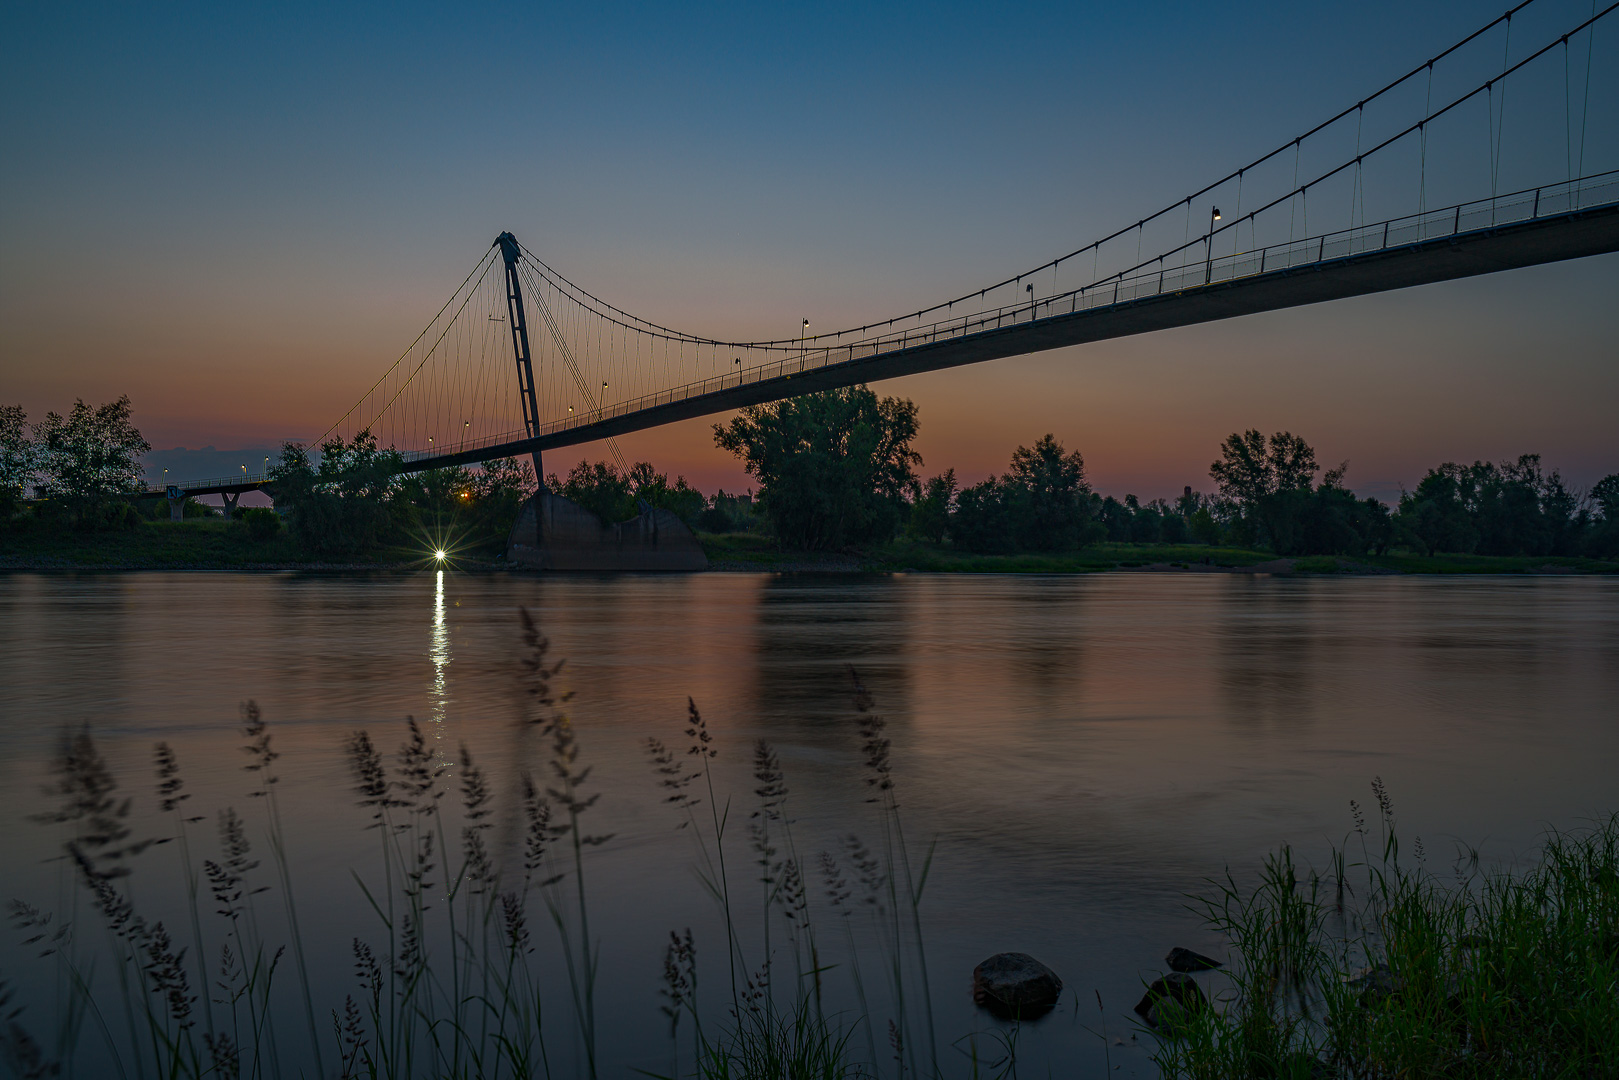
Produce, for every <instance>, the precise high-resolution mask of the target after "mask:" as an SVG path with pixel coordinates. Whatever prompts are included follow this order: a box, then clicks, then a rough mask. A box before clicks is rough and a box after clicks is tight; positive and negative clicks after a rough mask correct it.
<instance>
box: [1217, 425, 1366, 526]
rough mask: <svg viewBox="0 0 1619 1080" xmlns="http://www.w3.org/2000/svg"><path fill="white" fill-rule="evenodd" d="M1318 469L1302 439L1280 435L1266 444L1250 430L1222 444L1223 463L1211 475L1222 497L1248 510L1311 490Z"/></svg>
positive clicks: (1230, 437) (1221, 461)
mask: <svg viewBox="0 0 1619 1080" xmlns="http://www.w3.org/2000/svg"><path fill="white" fill-rule="evenodd" d="M1318 469H1319V466H1317V465H1316V463H1315V451H1314V450H1312V449H1311V448H1310V445H1309V444H1308V443H1306V442H1305V441H1304V440H1303V439H1302V438H1300V437H1299V436H1297V435H1294V434H1293V433H1292V432H1288V431H1279V432H1277V433H1276V434H1274V435H1272V436H1271V437H1270V441H1269V443H1268V444H1267V442H1266V440H1265V436H1263V435H1261V434H1260V433H1259V432H1257V431H1255V430H1253V429H1252V428H1250V429H1249V430H1248V431H1245V432H1243V433H1242V434H1241V435H1235V434H1234V435H1231V436H1229V437H1228V438H1227V439H1226V441H1225V442H1223V443H1221V444H1220V460H1219V461H1216V462H1215V463H1214V464H1212V465H1210V466H1209V475H1210V476H1212V477H1213V478H1214V482H1215V483H1216V484H1218V485H1219V487H1220V494H1222V495H1224V496H1226V497H1227V498H1229V499H1235V500H1237V501H1238V502H1239V503H1241V504H1243V506H1244V507H1248V506H1252V505H1256V504H1257V503H1258V502H1259V500H1261V499H1263V498H1264V497H1265V496H1267V495H1274V494H1276V493H1277V492H1279V491H1308V490H1310V487H1311V484H1312V483H1313V482H1314V480H1315V474H1316V472H1317V471H1318ZM1340 475H1341V474H1340Z"/></svg>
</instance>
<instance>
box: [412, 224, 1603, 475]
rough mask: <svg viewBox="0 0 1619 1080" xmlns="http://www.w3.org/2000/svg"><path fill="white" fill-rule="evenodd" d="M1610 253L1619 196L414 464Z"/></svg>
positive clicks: (502, 452) (570, 441) (543, 445)
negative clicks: (1584, 207) (1588, 205)
mask: <svg viewBox="0 0 1619 1080" xmlns="http://www.w3.org/2000/svg"><path fill="white" fill-rule="evenodd" d="M1612 251H1619V204H1608V205H1606V206H1602V207H1596V208H1593V209H1588V210H1582V211H1577V212H1574V213H1569V214H1563V215H1559V216H1556V217H1547V218H1540V219H1536V220H1531V221H1525V222H1521V223H1517V224H1513V225H1506V226H1500V227H1497V228H1491V229H1481V230H1478V231H1475V232H1468V233H1461V234H1457V235H1452V236H1447V237H1444V238H1443V239H1436V240H1427V241H1422V242H1419V243H1415V244H1410V245H1407V246H1405V247H1397V248H1387V249H1383V250H1379V251H1375V252H1367V253H1364V254H1360V255H1352V256H1346V257H1344V258H1341V259H1334V260H1329V261H1327V262H1317V263H1311V264H1309V265H1307V266H1302V267H1294V268H1291V269H1286V270H1276V271H1271V272H1268V273H1264V274H1255V275H1253V276H1251V277H1246V278H1241V279H1238V280H1235V281H1226V282H1219V283H1216V284H1213V285H1205V286H1200V287H1198V288H1193V289H1187V290H1183V291H1181V292H1177V293H1167V294H1162V295H1157V296H1152V297H1148V298H1144V299H1141V300H1133V301H1123V302H1120V303H1118V304H1115V305H1112V306H1109V307H1100V308H1093V309H1091V310H1087V311H1079V312H1075V313H1073V314H1064V315H1057V316H1052V317H1050V318H1044V319H1037V320H1035V321H1033V322H1025V323H1020V324H1017V325H1014V326H1007V327H1002V328H999V329H992V330H985V331H982V332H980V333H976V334H971V335H968V336H966V337H958V338H955V339H952V340H948V341H940V342H934V343H929V344H923V345H916V346H912V347H910V348H905V349H895V350H893V351H891V352H885V353H879V354H878V355H875V356H870V357H862V358H860V359H856V360H849V361H844V362H842V363H837V364H829V365H827V366H825V367H822V368H817V369H814V370H811V371H806V372H803V373H794V374H786V375H781V376H778V377H775V378H769V379H762V380H760V381H757V382H752V383H747V384H745V385H741V386H734V387H728V388H726V389H723V390H716V391H714V392H712V393H707V394H701V395H696V396H693V397H689V398H684V399H681V400H678V401H671V402H667V403H664V404H659V405H655V406H651V407H649V408H646V409H643V410H641V411H639V412H634V413H629V414H626V415H622V416H614V417H607V418H605V419H602V420H599V421H596V422H593V423H585V424H580V425H578V426H576V427H571V428H568V429H567V430H565V431H558V432H553V433H550V434H546V435H542V436H539V437H537V438H533V439H524V440H520V441H514V442H509V443H500V444H496V445H492V446H485V447H479V448H478V449H476V450H467V451H464V452H462V453H454V454H444V455H438V456H434V457H429V458H418V459H416V460H414V461H412V462H410V464H409V466H408V470H409V471H411V472H416V471H420V470H424V469H436V468H444V467H447V466H454V465H470V464H474V463H477V462H480V461H490V460H493V459H495V458H503V457H513V456H516V455H519V454H528V453H532V452H534V451H536V450H538V451H541V452H544V451H546V450H552V449H557V448H560V447H564V446H576V445H578V444H580V443H587V442H594V441H596V440H598V439H605V438H608V437H610V436H614V435H624V434H627V433H629V432H632V431H641V430H643V429H646V428H652V427H659V426H662V425H664V424H670V423H674V422H676V421H679V420H689V419H692V418H694V417H698V416H708V415H712V414H714V413H722V412H728V411H730V410H733V409H740V408H745V407H747V406H749V405H759V404H763V403H765V402H770V401H779V400H781V399H783V398H789V397H796V396H798V395H800V394H807V393H813V392H815V391H818V390H831V389H836V388H840V387H845V386H856V385H859V384H861V383H872V382H879V381H881V380H884V379H894V378H898V377H900V376H902V375H915V374H919V373H921V372H924V371H937V370H940V369H942V368H949V367H959V366H961V365H963V364H977V363H982V362H983V361H985V360H998V359H1002V358H1004V357H1008V356H1020V355H1023V354H1025V353H1034V352H1044V351H1046V350H1048V349H1060V348H1063V347H1065V346H1068V345H1083V344H1086V343H1088V342H1092V341H1105V340H1107V339H1109V338H1120V337H1129V336H1131V335H1133V334H1146V333H1150V332H1152V331H1154V330H1168V329H1171V328H1172V327H1177V326H1191V325H1194V324H1196V323H1204V322H1214V321H1215V320H1217V319H1230V318H1235V317H1236V316H1239V315H1253V314H1257V313H1259V312H1262V311H1278V310H1281V309H1283V308H1290V307H1301V306H1303V305H1305V304H1319V303H1321V302H1323V301H1327V300H1340V299H1344V298H1346V297H1351V296H1364V295H1367V294H1369V293H1378V292H1387V291H1389V290H1392V289H1404V288H1409V287H1411V286H1414V285H1426V284H1431V283H1434V282H1439V281H1452V280H1455V279H1457V278H1466V277H1476V276H1478V275H1480V274H1493V273H1496V272H1498V271H1501V270H1515V269H1519V268H1521V267H1525V266H1537V265H1540V264H1542V263H1552V262H1561V261H1564V260H1567V259H1578V258H1583V257H1585V256H1588V255H1601V254H1605V253H1608V252H1612Z"/></svg>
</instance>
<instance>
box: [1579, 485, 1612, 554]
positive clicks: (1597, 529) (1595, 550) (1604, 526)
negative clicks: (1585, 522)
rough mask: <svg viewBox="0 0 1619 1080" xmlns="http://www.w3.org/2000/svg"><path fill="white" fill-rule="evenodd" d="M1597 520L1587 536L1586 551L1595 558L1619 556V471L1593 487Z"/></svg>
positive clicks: (1592, 492) (1592, 494) (1592, 496)
mask: <svg viewBox="0 0 1619 1080" xmlns="http://www.w3.org/2000/svg"><path fill="white" fill-rule="evenodd" d="M1591 501H1592V502H1593V503H1594V504H1596V520H1595V521H1593V522H1592V523H1591V529H1590V533H1589V534H1588V535H1587V536H1586V538H1585V553H1586V554H1587V555H1589V556H1591V557H1592V558H1595V559H1612V558H1615V557H1619V473H1611V474H1609V475H1608V476H1604V477H1603V478H1602V479H1601V480H1598V481H1597V482H1596V486H1595V487H1593V488H1592V489H1591Z"/></svg>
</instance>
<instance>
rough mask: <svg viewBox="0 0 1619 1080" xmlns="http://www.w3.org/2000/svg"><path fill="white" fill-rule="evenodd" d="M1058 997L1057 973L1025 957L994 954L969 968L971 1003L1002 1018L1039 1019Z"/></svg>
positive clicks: (1060, 981)
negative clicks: (970, 971) (971, 989)
mask: <svg viewBox="0 0 1619 1080" xmlns="http://www.w3.org/2000/svg"><path fill="white" fill-rule="evenodd" d="M1061 994H1062V980H1061V979H1060V978H1058V977H1057V973H1056V972H1055V971H1052V970H1051V969H1050V968H1048V967H1046V965H1044V964H1042V963H1041V962H1040V961H1038V960H1036V959H1035V958H1034V957H1032V956H1030V955H1029V954H1028V953H1020V952H1008V953H996V954H995V955H994V956H992V957H990V958H989V959H988V960H985V961H984V962H983V963H982V964H979V965H978V966H977V967H975V968H973V1001H975V1002H977V1003H978V1004H979V1005H980V1006H982V1007H983V1008H986V1009H988V1010H990V1011H991V1012H994V1013H998V1014H1000V1015H1002V1016H1009V1017H1012V1018H1014V1019H1024V1020H1027V1019H1029V1018H1030V1017H1034V1016H1040V1015H1042V1014H1044V1013H1047V1012H1050V1011H1051V1008H1052V1006H1054V1005H1056V1004H1057V998H1058V997H1059V996H1061Z"/></svg>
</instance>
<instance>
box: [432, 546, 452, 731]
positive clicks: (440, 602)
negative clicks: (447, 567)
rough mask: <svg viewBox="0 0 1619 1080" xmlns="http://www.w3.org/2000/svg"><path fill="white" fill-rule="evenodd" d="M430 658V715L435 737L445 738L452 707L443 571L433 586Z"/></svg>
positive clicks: (435, 576) (448, 634)
mask: <svg viewBox="0 0 1619 1080" xmlns="http://www.w3.org/2000/svg"><path fill="white" fill-rule="evenodd" d="M427 655H428V657H429V658H430V659H431V660H432V661H433V684H432V689H431V690H429V691H428V698H429V699H430V700H431V702H432V712H431V713H430V714H429V715H430V716H431V718H432V720H433V725H434V728H435V735H436V736H437V737H439V738H443V735H444V719H445V717H446V716H447V715H448V712H449V707H450V699H449V692H448V690H447V689H446V685H447V682H448V678H449V670H448V669H449V666H450V629H449V627H448V626H446V625H445V623H444V571H443V570H442V569H441V570H439V571H438V572H437V573H436V574H435V575H434V584H433V635H432V644H431V645H430V646H429V647H428V652H427Z"/></svg>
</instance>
